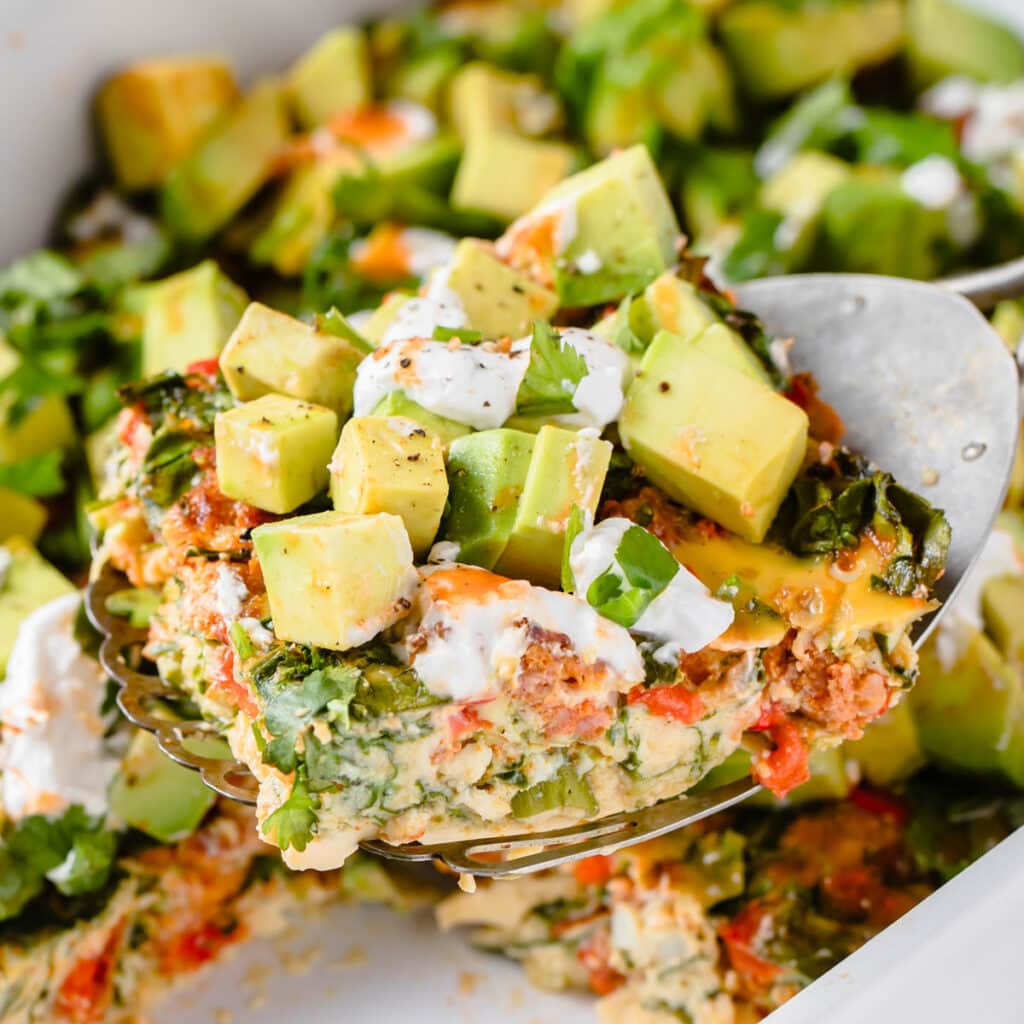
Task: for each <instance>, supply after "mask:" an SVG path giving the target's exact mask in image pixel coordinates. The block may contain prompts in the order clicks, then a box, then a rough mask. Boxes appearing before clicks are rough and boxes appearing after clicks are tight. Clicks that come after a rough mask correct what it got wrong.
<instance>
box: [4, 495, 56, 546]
mask: <svg viewBox="0 0 1024 1024" xmlns="http://www.w3.org/2000/svg"><path fill="white" fill-rule="evenodd" d="M45 523H46V509H45V508H43V506H42V505H41V504H40V503H39V502H38V501H36V500H35V498H30V497H29V496H28V495H27V494H19V493H18V491H12V490H10V489H9V488H7V487H0V541H5V540H8V539H9V538H11V537H24V538H25V540H27V541H28V542H29V543H30V544H34V543H35V542H36V541H37V540H38V539H39V534H41V533H42V532H43V526H44V524H45Z"/></svg>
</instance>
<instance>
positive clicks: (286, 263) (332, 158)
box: [249, 149, 364, 277]
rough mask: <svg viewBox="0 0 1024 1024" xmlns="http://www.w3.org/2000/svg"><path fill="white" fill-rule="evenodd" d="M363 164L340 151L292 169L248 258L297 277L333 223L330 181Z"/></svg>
mask: <svg viewBox="0 0 1024 1024" xmlns="http://www.w3.org/2000/svg"><path fill="white" fill-rule="evenodd" d="M363 166H364V162H363V161H362V160H361V159H360V157H359V156H358V155H357V154H356V153H355V152H353V151H352V150H347V149H343V150H340V151H339V152H337V153H331V154H329V155H326V156H324V157H322V158H320V159H317V160H313V161H311V162H310V163H308V164H304V165H302V166H300V167H297V168H296V169H295V170H294V171H292V173H291V175H290V176H289V177H288V180H287V182H285V185H284V187H283V188H282V189H281V192H280V194H279V195H278V196H277V197H276V198H275V200H274V208H273V213H272V214H271V217H270V221H269V223H268V224H267V225H266V226H265V227H264V228H263V230H262V231H260V233H259V234H258V235H257V236H256V238H255V239H254V240H253V242H252V244H251V245H250V246H249V256H250V258H251V259H252V261H253V262H254V263H257V264H261V265H263V264H269V265H270V266H272V267H273V268H274V269H275V270H276V271H277V272H278V273H279V274H282V275H283V276H285V277H298V276H300V275H301V274H302V272H303V270H304V269H305V267H306V264H307V263H308V262H309V258H310V256H311V255H312V254H313V250H314V249H315V248H316V247H317V245H319V244H320V242H321V241H322V240H323V239H324V237H325V236H326V235H327V233H328V232H329V231H330V230H331V227H332V225H333V224H334V221H335V218H336V216H337V214H336V211H335V207H334V196H333V190H334V186H335V184H336V183H337V181H338V179H339V178H340V177H341V176H342V175H343V174H356V173H358V172H359V171H360V170H361V168H363Z"/></svg>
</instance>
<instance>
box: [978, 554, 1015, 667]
mask: <svg viewBox="0 0 1024 1024" xmlns="http://www.w3.org/2000/svg"><path fill="white" fill-rule="evenodd" d="M981 614H982V618H983V619H984V621H985V630H986V632H987V633H988V634H989V636H990V637H992V639H993V640H994V641H995V645H996V647H997V648H998V649H999V653H1000V654H1002V656H1003V657H1004V658H1006V660H1007V661H1008V662H1009V663H1010V664H1011V665H1013V666H1015V667H1016V668H1017V669H1018V670H1022V669H1024V576H1014V575H1012V574H1011V573H1007V574H1005V575H1003V576H993V577H992V578H991V579H988V580H986V581H985V585H984V586H983V587H982V589H981Z"/></svg>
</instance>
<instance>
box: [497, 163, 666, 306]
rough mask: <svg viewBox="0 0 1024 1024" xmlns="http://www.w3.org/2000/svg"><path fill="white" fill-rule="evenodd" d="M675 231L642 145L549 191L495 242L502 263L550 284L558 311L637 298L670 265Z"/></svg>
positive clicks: (655, 173)
mask: <svg viewBox="0 0 1024 1024" xmlns="http://www.w3.org/2000/svg"><path fill="white" fill-rule="evenodd" d="M678 240H679V225H678V223H677V222H676V217H675V213H674V212H673V210H672V204H671V203H670V202H669V199H668V196H667V195H666V194H665V189H664V186H663V185H662V183H661V179H660V178H659V176H658V171H657V169H656V168H655V166H654V162H653V160H652V159H651V155H650V153H649V152H648V151H647V148H646V147H645V146H633V147H631V148H630V149H626V150H623V151H622V152H621V153H616V154H615V155H614V156H610V157H607V158H606V159H604V160H602V161H601V162H600V163H598V164H594V166H592V167H588V168H587V169H586V170H584V171H580V172H579V173H578V174H574V175H573V176H572V177H571V178H567V179H566V180H565V181H563V182H562V183H561V184H560V185H557V186H556V187H555V188H554V189H552V190H551V191H550V192H549V193H548V194H547V195H546V196H545V197H544V199H543V200H542V201H541V203H540V205H539V206H538V207H537V208H536V209H535V210H533V211H531V213H529V214H527V216H525V217H523V218H521V219H520V220H519V221H517V222H516V223H515V224H513V225H512V226H511V227H510V228H509V230H508V231H507V232H506V234H505V235H504V236H503V238H502V239H501V240H500V241H499V243H498V252H499V254H500V255H501V256H502V258H503V259H505V261H506V262H508V263H510V264H511V265H513V266H520V267H523V268H524V269H529V270H531V272H534V273H535V274H536V273H537V271H538V270H543V271H544V272H546V273H547V274H548V275H550V277H551V279H552V280H553V282H554V286H555V291H556V292H557V293H558V296H559V299H560V301H561V305H562V306H569V307H577V306H594V305H597V304H598V303H602V302H614V301H616V300H618V299H621V298H622V297H623V296H624V295H628V294H630V293H633V292H638V291H640V290H641V289H642V288H644V287H646V286H647V285H648V284H650V282H651V281H653V280H654V278H656V277H657V276H658V275H659V274H661V273H663V272H664V271H666V270H667V269H668V268H669V267H671V266H673V265H674V264H675V262H676V244H677V242H678Z"/></svg>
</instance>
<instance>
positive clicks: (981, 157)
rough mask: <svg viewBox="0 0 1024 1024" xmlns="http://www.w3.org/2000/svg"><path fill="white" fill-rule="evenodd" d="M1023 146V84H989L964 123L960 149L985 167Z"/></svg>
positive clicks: (979, 95)
mask: <svg viewBox="0 0 1024 1024" xmlns="http://www.w3.org/2000/svg"><path fill="white" fill-rule="evenodd" d="M1022 146H1024V82H1014V83H1013V84H1011V85H987V86H984V87H983V88H981V89H980V90H979V91H978V95H977V98H976V101H975V106H974V110H973V111H972V112H971V114H970V115H969V116H968V118H967V121H966V122H965V124H964V129H963V135H962V137H961V139H960V148H961V150H962V152H963V154H964V156H966V157H967V159H968V160H974V161H976V162H978V163H982V164H990V163H992V162H994V161H998V160H1002V159H1005V158H1007V157H1009V156H1011V155H1012V154H1013V153H1014V152H1015V151H1018V150H1020V148H1021V147H1022Z"/></svg>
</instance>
